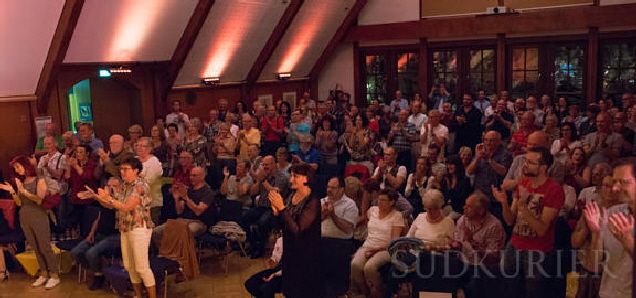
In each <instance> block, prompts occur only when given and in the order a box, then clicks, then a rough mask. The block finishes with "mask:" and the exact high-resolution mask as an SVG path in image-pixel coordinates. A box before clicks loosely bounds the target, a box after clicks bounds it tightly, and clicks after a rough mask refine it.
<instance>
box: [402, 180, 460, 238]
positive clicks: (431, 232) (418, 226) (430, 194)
mask: <svg viewBox="0 0 636 298" xmlns="http://www.w3.org/2000/svg"><path fill="white" fill-rule="evenodd" d="M422 205H424V210H426V212H423V213H420V215H418V216H417V218H416V219H415V221H414V222H413V225H411V228H410V229H409V231H408V233H407V234H406V237H415V238H419V239H421V240H423V241H424V242H425V243H431V244H432V243H448V238H450V237H452V236H453V231H454V229H455V223H454V222H453V220H452V219H451V218H450V217H448V216H445V215H444V213H443V212H442V207H443V206H444V195H443V194H442V192H441V191H439V190H437V189H429V190H428V191H427V192H426V194H424V196H423V197H422Z"/></svg>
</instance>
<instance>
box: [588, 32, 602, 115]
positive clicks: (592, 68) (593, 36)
mask: <svg viewBox="0 0 636 298" xmlns="http://www.w3.org/2000/svg"><path fill="white" fill-rule="evenodd" d="M598 50H599V45H598V27H592V28H590V29H589V31H588V33H587V72H586V75H585V86H586V88H585V89H586V91H585V97H586V99H587V102H588V104H589V103H592V102H595V101H596V97H597V96H598V82H599V80H598V79H597V76H598V59H599V52H598Z"/></svg>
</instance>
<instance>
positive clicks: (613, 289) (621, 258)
mask: <svg viewBox="0 0 636 298" xmlns="http://www.w3.org/2000/svg"><path fill="white" fill-rule="evenodd" d="M616 213H623V214H625V215H627V214H630V212H629V207H628V205H627V204H621V205H616V206H612V207H610V208H608V209H607V212H605V215H604V216H603V223H602V224H601V227H602V228H601V235H602V236H603V249H604V250H605V259H606V263H605V268H604V270H605V271H604V274H603V277H602V278H601V288H600V290H599V296H600V297H601V298H628V297H632V274H633V268H632V267H633V265H632V264H633V261H632V256H631V254H630V253H629V252H628V251H627V250H626V249H625V248H624V247H623V244H621V242H620V241H619V240H618V239H616V237H614V236H613V235H612V233H611V232H610V230H609V227H608V226H609V222H608V219H609V216H611V215H612V214H616ZM632 233H633V229H632ZM609 272H611V274H605V273H609Z"/></svg>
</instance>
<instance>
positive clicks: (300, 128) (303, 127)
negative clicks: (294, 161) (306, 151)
mask: <svg viewBox="0 0 636 298" xmlns="http://www.w3.org/2000/svg"><path fill="white" fill-rule="evenodd" d="M294 130H295V131H296V132H297V133H299V134H306V133H310V132H311V126H309V125H307V123H304V122H303V123H301V124H294V123H292V124H290V125H289V134H290V135H289V140H290V142H289V152H295V151H300V142H299V141H298V138H297V137H296V134H294V133H293V131H294Z"/></svg>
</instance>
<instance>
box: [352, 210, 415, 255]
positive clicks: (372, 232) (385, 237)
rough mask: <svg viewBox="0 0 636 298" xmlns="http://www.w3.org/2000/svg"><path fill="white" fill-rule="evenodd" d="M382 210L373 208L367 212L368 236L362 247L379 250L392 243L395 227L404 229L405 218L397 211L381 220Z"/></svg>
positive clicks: (392, 211)
mask: <svg viewBox="0 0 636 298" xmlns="http://www.w3.org/2000/svg"><path fill="white" fill-rule="evenodd" d="M379 214H380V209H379V208H378V206H373V207H371V208H369V211H367V215H368V218H369V223H368V224H367V230H368V236H367V240H366V241H364V243H363V244H362V247H368V248H378V247H383V246H386V245H387V244H389V241H391V231H392V230H393V227H404V226H405V222H404V217H402V214H401V213H400V212H398V211H397V210H391V212H390V213H389V214H388V215H387V216H385V217H384V218H382V219H380V216H379Z"/></svg>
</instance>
